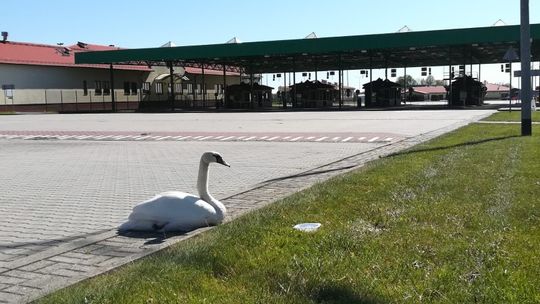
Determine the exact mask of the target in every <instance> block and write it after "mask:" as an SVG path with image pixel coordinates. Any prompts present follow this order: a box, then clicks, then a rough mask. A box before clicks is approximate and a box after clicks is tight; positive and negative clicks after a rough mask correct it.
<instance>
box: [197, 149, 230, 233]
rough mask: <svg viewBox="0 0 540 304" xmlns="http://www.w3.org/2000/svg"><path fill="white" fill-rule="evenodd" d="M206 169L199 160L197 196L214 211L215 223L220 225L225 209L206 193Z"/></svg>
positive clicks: (203, 162)
mask: <svg viewBox="0 0 540 304" xmlns="http://www.w3.org/2000/svg"><path fill="white" fill-rule="evenodd" d="M208 167H209V165H208V163H207V162H205V161H204V160H203V159H201V163H200V164H199V178H198V179H197V190H198V191H199V196H200V197H201V198H202V199H203V200H204V201H205V202H207V203H208V204H210V205H211V206H212V207H214V209H216V221H217V222H218V223H220V222H221V221H223V219H224V218H225V212H227V209H226V208H225V206H224V205H223V204H222V203H221V202H220V201H218V200H217V199H215V198H213V197H212V195H210V193H209V192H208Z"/></svg>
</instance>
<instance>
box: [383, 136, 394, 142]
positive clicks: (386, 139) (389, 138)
mask: <svg viewBox="0 0 540 304" xmlns="http://www.w3.org/2000/svg"><path fill="white" fill-rule="evenodd" d="M392 139H393V138H392V137H387V138H385V139H384V141H392Z"/></svg>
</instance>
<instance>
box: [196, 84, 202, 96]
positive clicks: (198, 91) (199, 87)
mask: <svg viewBox="0 0 540 304" xmlns="http://www.w3.org/2000/svg"><path fill="white" fill-rule="evenodd" d="M197 94H202V90H201V84H200V83H197Z"/></svg>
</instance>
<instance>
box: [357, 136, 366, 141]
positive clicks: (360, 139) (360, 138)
mask: <svg viewBox="0 0 540 304" xmlns="http://www.w3.org/2000/svg"><path fill="white" fill-rule="evenodd" d="M364 139H366V138H365V137H358V140H359V141H362V140H364Z"/></svg>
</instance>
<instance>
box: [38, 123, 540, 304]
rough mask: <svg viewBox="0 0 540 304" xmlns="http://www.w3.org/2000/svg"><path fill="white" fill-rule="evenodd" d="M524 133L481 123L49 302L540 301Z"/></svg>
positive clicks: (531, 156) (529, 154)
mask: <svg viewBox="0 0 540 304" xmlns="http://www.w3.org/2000/svg"><path fill="white" fill-rule="evenodd" d="M519 132H520V130H519V126H515V125H512V126H509V125H482V124H473V125H470V126H468V127H465V128H462V129H460V130H458V131H456V132H453V133H450V134H448V135H445V136H443V137H441V138H439V139H436V140H434V141H431V142H429V143H426V144H422V145H419V146H417V147H415V148H414V149H412V150H409V151H406V152H404V153H401V154H399V155H395V156H392V157H387V158H384V159H380V160H378V161H375V162H372V163H370V164H368V165H367V166H365V167H364V168H362V169H360V170H357V171H355V172H352V173H349V174H346V175H344V176H341V177H338V178H334V179H332V180H330V181H328V182H326V183H323V184H319V185H317V186H314V187H312V188H310V189H308V190H305V191H303V192H300V193H298V194H295V195H293V196H291V197H289V198H287V199H285V200H283V201H280V202H278V203H276V204H273V205H271V206H268V207H267V208H264V209H262V210H258V211H256V212H253V213H251V214H250V215H247V216H244V217H243V218H240V219H238V220H236V221H234V222H232V223H228V224H225V225H222V226H219V227H217V228H216V229H213V230H212V231H209V232H208V233H204V234H202V235H200V236H198V237H195V238H192V239H189V240H188V241H186V242H182V243H180V244H177V245H175V246H172V247H171V248H168V249H166V250H164V251H162V252H160V253H158V254H155V255H152V256H149V257H147V258H145V259H142V260H140V261H137V262H135V263H132V264H130V265H127V266H125V267H121V268H120V269H117V270H115V271H113V272H111V273H109V274H107V275H103V276H99V277H96V278H93V279H90V280H87V281H84V282H82V283H80V284H77V285H75V286H72V287H70V288H67V289H64V290H61V291H59V292H57V293H55V294H52V295H50V296H48V297H46V298H44V299H41V300H40V301H39V303H389V302H391V303H395V302H400V303H401V302H405V303H418V302H437V303H475V302H478V303H538V302H540V289H539V286H540V199H539V197H540V161H539V160H538V156H539V155H540V135H539V134H540V127H539V126H533V134H534V136H533V137H519V136H518V134H519ZM301 222H320V223H322V227H321V228H320V229H319V231H317V232H315V233H302V232H298V231H295V230H293V229H292V226H293V225H294V224H297V223H301Z"/></svg>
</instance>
